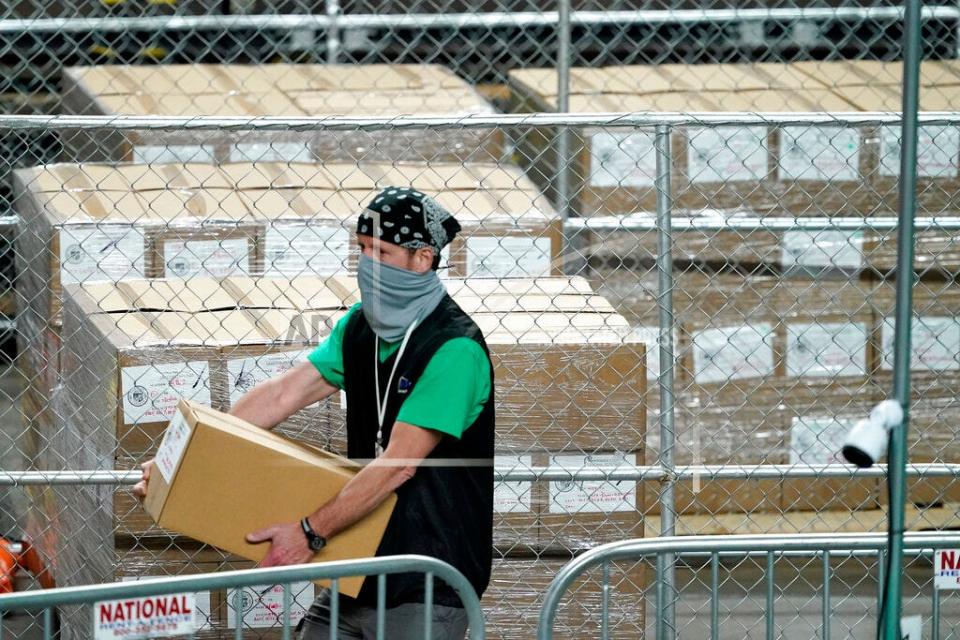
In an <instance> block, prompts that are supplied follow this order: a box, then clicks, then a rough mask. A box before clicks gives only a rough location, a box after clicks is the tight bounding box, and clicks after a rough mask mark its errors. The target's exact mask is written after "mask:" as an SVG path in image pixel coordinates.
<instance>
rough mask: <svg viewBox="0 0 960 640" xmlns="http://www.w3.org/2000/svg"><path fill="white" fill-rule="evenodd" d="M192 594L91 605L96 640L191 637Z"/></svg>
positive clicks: (193, 627)
mask: <svg viewBox="0 0 960 640" xmlns="http://www.w3.org/2000/svg"><path fill="white" fill-rule="evenodd" d="M196 611H197V603H196V598H195V597H194V595H193V594H192V593H178V594H173V595H165V596H146V597H144V598H126V599H124V600H108V601H104V602H97V603H95V604H94V605H93V637H94V638H95V639H96V640H107V639H110V640H113V639H114V638H123V639H124V640H132V639H136V638H165V637H169V636H179V635H187V634H192V633H193V632H194V631H195V630H196V628H197V623H196Z"/></svg>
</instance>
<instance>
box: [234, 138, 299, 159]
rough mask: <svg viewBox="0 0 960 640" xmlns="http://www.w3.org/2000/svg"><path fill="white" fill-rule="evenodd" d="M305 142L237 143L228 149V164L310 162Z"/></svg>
mask: <svg viewBox="0 0 960 640" xmlns="http://www.w3.org/2000/svg"><path fill="white" fill-rule="evenodd" d="M311 160H313V154H312V153H311V152H310V147H308V146H307V143H306V142H238V143H237V144H235V145H233V146H232V147H230V162H310V161H311Z"/></svg>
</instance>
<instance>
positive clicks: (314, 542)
mask: <svg viewBox="0 0 960 640" xmlns="http://www.w3.org/2000/svg"><path fill="white" fill-rule="evenodd" d="M324 545H326V540H324V539H323V538H321V537H320V536H314V537H313V538H311V539H310V551H320V549H323V547H324Z"/></svg>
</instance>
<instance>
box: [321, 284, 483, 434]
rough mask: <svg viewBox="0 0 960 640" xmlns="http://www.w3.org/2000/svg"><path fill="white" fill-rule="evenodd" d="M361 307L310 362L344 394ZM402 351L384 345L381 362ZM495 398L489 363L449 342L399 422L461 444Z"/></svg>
mask: <svg viewBox="0 0 960 640" xmlns="http://www.w3.org/2000/svg"><path fill="white" fill-rule="evenodd" d="M359 310H360V304H359V303H357V304H355V305H353V306H352V307H351V308H350V310H349V311H347V313H346V315H344V316H343V317H342V318H341V319H340V321H339V322H337V324H336V326H334V328H333V331H332V332H331V333H330V335H329V336H328V337H327V339H326V340H324V342H323V343H322V344H320V346H318V347H317V348H316V349H314V350H313V351H312V352H310V355H308V356H307V359H308V360H309V361H310V362H311V363H312V364H313V366H315V367H316V368H317V371H319V372H320V375H322V376H323V377H324V379H325V380H326V381H327V382H329V383H330V384H332V385H333V386H335V387H337V388H339V389H343V332H344V331H345V330H346V327H347V322H349V320H350V318H351V317H352V316H353V314H354V313H358V312H359ZM399 348H400V341H399V340H398V341H397V342H386V341H384V340H381V341H380V362H384V361H385V360H386V359H387V358H389V357H390V356H392V355H393V354H394V353H396V352H397V350H398V349H399ZM489 396H490V360H489V359H487V355H486V354H485V353H484V351H483V347H481V346H480V345H479V344H477V342H476V341H474V340H471V339H470V338H454V339H453V340H449V341H447V342H446V343H445V344H444V345H443V346H442V347H440V348H439V349H437V352H436V353H435V354H433V357H432V358H431V359H430V362H428V363H427V367H426V368H425V369H424V370H423V374H421V376H420V379H419V380H418V381H417V384H416V386H415V387H414V388H413V391H411V392H410V395H409V396H408V397H407V399H406V400H405V401H404V402H403V405H401V407H400V413H399V414H398V415H397V421H398V422H406V423H408V424H413V425H416V426H418V427H423V428H425V429H433V430H434V431H440V432H442V433H446V434H448V435H451V436H453V437H455V438H459V437H461V436H462V435H463V432H464V431H466V429H467V427H469V426H470V425H471V424H473V422H474V420H476V419H477V417H478V416H479V415H480V412H481V411H482V410H483V405H484V403H486V401H487V398H488V397H489Z"/></svg>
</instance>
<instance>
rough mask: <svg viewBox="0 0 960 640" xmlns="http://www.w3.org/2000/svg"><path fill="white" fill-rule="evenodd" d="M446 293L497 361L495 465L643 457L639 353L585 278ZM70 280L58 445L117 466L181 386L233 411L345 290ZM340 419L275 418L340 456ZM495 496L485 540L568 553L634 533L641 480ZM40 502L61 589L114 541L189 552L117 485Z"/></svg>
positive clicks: (334, 286) (513, 553) (148, 447)
mask: <svg viewBox="0 0 960 640" xmlns="http://www.w3.org/2000/svg"><path fill="white" fill-rule="evenodd" d="M448 288H449V290H450V292H451V294H452V295H453V296H454V298H455V299H456V300H457V301H458V303H459V304H461V306H462V307H463V308H464V309H465V310H467V311H468V312H469V313H471V315H472V316H473V317H474V318H475V319H476V321H477V322H478V324H479V325H480V326H481V327H482V328H483V330H484V332H485V334H486V336H487V341H488V344H489V346H490V350H491V353H492V356H493V361H494V368H495V376H496V379H497V392H498V397H497V403H498V420H497V429H498V434H497V451H498V457H497V461H496V464H497V465H498V466H507V467H509V466H511V464H512V465H516V466H517V467H519V468H525V467H528V466H531V465H544V466H554V465H559V466H563V467H566V468H570V469H578V468H580V467H584V466H585V467H590V466H593V465H598V464H602V465H610V464H621V463H627V464H632V463H640V464H642V463H643V460H644V458H643V456H644V440H645V416H646V408H645V399H644V390H645V380H646V371H645V367H644V348H643V346H642V345H641V344H639V343H637V342H632V341H631V340H629V339H627V338H626V337H625V336H626V335H627V334H628V333H629V326H628V324H627V322H626V320H624V319H623V318H622V317H621V316H620V315H619V314H617V313H615V312H614V311H613V309H612V307H611V306H610V305H609V303H608V302H606V301H605V300H604V299H603V298H601V297H600V296H597V295H596V294H594V293H593V292H592V291H591V289H590V287H589V285H588V284H587V283H586V281H584V280H582V279H578V278H573V279H569V278H542V279H504V280H500V281H498V280H493V279H466V280H450V281H449V282H448ZM65 291H66V294H67V295H66V297H65V305H64V336H65V338H64V343H65V348H64V353H65V355H64V377H63V380H64V382H63V386H62V387H61V388H59V389H58V390H57V395H58V397H60V398H62V403H63V404H65V405H66V407H65V408H64V409H62V410H61V411H60V414H61V415H63V416H64V420H63V421H62V422H61V430H62V433H61V434H60V436H59V438H58V445H59V446H62V447H63V448H64V454H65V457H66V458H67V459H68V460H69V461H70V462H76V463H77V464H78V465H79V466H80V467H82V468H114V467H116V468H121V469H126V468H131V467H132V466H133V465H134V464H135V462H136V461H139V460H142V459H144V458H146V457H148V456H150V455H152V453H153V451H154V450H155V448H156V445H157V443H158V440H159V435H160V434H161V433H162V430H163V428H164V427H165V426H166V421H167V419H168V418H169V415H170V412H171V410H172V403H173V402H174V401H175V400H176V399H177V398H179V397H192V398H194V399H196V400H198V401H200V402H209V403H210V404H211V405H212V406H214V407H216V408H221V409H227V408H229V406H230V405H231V402H232V401H234V400H235V399H236V397H237V394H238V390H239V389H238V387H247V386H249V385H250V384H252V383H255V382H257V381H259V380H262V379H264V378H266V377H268V376H271V375H276V374H277V373H279V372H280V371H282V370H283V369H284V368H285V367H288V366H290V363H291V362H293V361H295V360H302V358H303V356H304V351H305V349H307V348H309V345H312V344H316V342H317V341H318V340H320V339H322V337H323V336H324V335H325V333H326V332H327V331H328V328H329V326H330V325H331V323H332V322H334V321H335V320H336V319H337V318H338V317H340V316H341V315H342V314H343V313H344V312H345V310H346V309H347V308H348V307H349V306H350V305H351V304H352V303H353V302H355V300H356V285H355V283H354V282H353V281H352V280H349V279H346V278H326V279H321V278H302V279H299V280H293V281H291V280H287V279H273V278H245V277H230V278H225V279H223V280H213V279H204V278H194V279H191V280H187V281H180V280H149V281H148V280H132V281H126V282H122V283H117V284H110V283H94V284H85V285H68V286H66V287H65ZM291 352H294V353H296V354H297V355H291ZM248 366H249V367H250V369H249V370H248V369H247V367H248ZM343 418H344V416H343V412H342V409H341V407H340V406H339V402H338V400H337V399H334V400H333V401H332V402H328V403H324V404H323V406H322V407H321V408H316V407H312V408H310V409H309V410H308V411H307V412H306V413H305V414H304V415H302V416H297V417H295V418H294V419H293V420H291V421H290V423H289V424H287V425H285V426H284V427H282V428H281V430H282V431H283V432H284V433H285V434H288V435H291V436H292V437H296V438H299V439H303V440H306V441H307V442H311V443H315V444H319V445H321V446H324V447H325V448H328V449H330V450H333V451H336V450H338V449H340V450H342V447H343V445H344V435H343ZM68 453H69V455H67V454H68ZM496 493H497V499H496V502H497V506H496V514H495V523H496V524H495V542H496V545H497V548H498V550H499V551H498V553H500V554H502V555H504V556H507V557H526V558H531V557H555V558H559V557H569V556H570V554H571V553H575V552H578V551H581V550H583V549H586V548H589V547H591V546H594V545H596V544H598V543H602V542H609V541H612V540H616V539H622V538H628V537H637V536H642V535H643V517H642V513H643V499H644V491H643V488H642V486H640V485H639V484H638V483H635V482H617V483H604V482H573V483H569V482H561V483H557V482H554V483H547V482H537V483H522V482H516V483H504V484H502V485H500V486H498V487H497V489H496ZM47 500H48V502H47V503H45V504H43V505H40V507H41V508H46V510H47V511H48V512H50V513H53V514H55V518H53V519H52V521H51V522H49V523H47V527H48V534H49V535H48V536H47V539H48V540H49V541H51V544H55V545H58V546H57V547H56V548H52V549H49V550H48V553H51V554H54V555H56V556H57V557H58V558H59V560H58V565H57V568H58V570H59V571H60V572H61V576H60V578H61V582H62V583H73V581H76V582H77V583H82V582H91V581H99V580H103V579H109V578H113V577H116V575H117V574H116V573H115V571H116V568H115V565H114V560H115V555H114V554H115V553H116V552H117V551H116V550H123V549H127V548H131V549H132V548H135V547H137V548H139V547H143V546H147V547H151V546H164V545H173V546H187V547H189V542H188V541H184V540H183V539H182V538H177V537H173V538H171V536H170V534H169V533H167V532H164V531H161V530H160V529H158V528H156V527H155V526H152V525H151V524H150V522H149V519H148V518H147V517H146V516H145V514H143V513H142V512H140V511H139V507H138V506H137V505H136V503H135V501H134V500H133V499H132V498H131V497H130V496H129V494H127V493H126V492H125V491H120V492H116V493H114V492H113V491H112V489H96V488H84V489H82V490H79V491H72V492H71V490H69V489H67V488H64V489H59V488H58V489H57V490H56V492H55V495H54V496H52V497H47ZM67 530H69V531H71V532H73V533H72V534H71V535H70V536H65V535H62V532H64V531H67ZM80 532H83V535H80ZM94 547H96V548H94ZM98 549H99V550H98Z"/></svg>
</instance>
